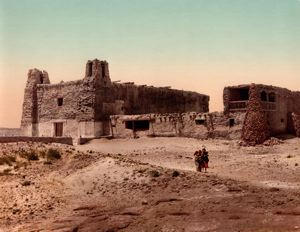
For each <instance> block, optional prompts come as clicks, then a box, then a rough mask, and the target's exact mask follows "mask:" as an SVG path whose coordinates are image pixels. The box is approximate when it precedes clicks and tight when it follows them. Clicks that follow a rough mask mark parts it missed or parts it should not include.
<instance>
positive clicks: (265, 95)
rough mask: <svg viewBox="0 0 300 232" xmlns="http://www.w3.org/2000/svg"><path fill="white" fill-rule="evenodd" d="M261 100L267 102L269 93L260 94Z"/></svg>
mask: <svg viewBox="0 0 300 232" xmlns="http://www.w3.org/2000/svg"><path fill="white" fill-rule="evenodd" d="M260 100H262V101H267V93H266V92H265V91H262V92H261V93H260Z"/></svg>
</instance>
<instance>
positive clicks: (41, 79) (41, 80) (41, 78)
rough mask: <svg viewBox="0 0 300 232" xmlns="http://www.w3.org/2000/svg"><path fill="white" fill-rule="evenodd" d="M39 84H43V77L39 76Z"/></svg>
mask: <svg viewBox="0 0 300 232" xmlns="http://www.w3.org/2000/svg"><path fill="white" fill-rule="evenodd" d="M40 82H41V84H43V83H44V78H43V75H40Z"/></svg>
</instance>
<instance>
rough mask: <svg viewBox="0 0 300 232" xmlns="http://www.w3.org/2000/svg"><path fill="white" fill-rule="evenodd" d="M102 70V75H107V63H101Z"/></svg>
mask: <svg viewBox="0 0 300 232" xmlns="http://www.w3.org/2000/svg"><path fill="white" fill-rule="evenodd" d="M101 72H102V77H105V64H104V63H101Z"/></svg>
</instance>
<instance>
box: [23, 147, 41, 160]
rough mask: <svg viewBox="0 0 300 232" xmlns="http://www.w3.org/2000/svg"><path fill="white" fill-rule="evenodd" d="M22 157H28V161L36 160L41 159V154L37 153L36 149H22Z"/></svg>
mask: <svg viewBox="0 0 300 232" xmlns="http://www.w3.org/2000/svg"><path fill="white" fill-rule="evenodd" d="M20 157H22V158H24V159H27V160H28V161H36V160H39V156H38V154H37V153H36V151H34V150H30V151H24V150H23V151H22V152H21V153H20Z"/></svg>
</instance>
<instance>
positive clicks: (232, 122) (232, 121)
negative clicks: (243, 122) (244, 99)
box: [229, 118, 235, 127]
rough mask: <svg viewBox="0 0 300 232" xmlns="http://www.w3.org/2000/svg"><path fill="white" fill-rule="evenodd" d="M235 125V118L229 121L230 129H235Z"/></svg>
mask: <svg viewBox="0 0 300 232" xmlns="http://www.w3.org/2000/svg"><path fill="white" fill-rule="evenodd" d="M234 124H235V121H234V118H230V119H229V127H233V126H234Z"/></svg>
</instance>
